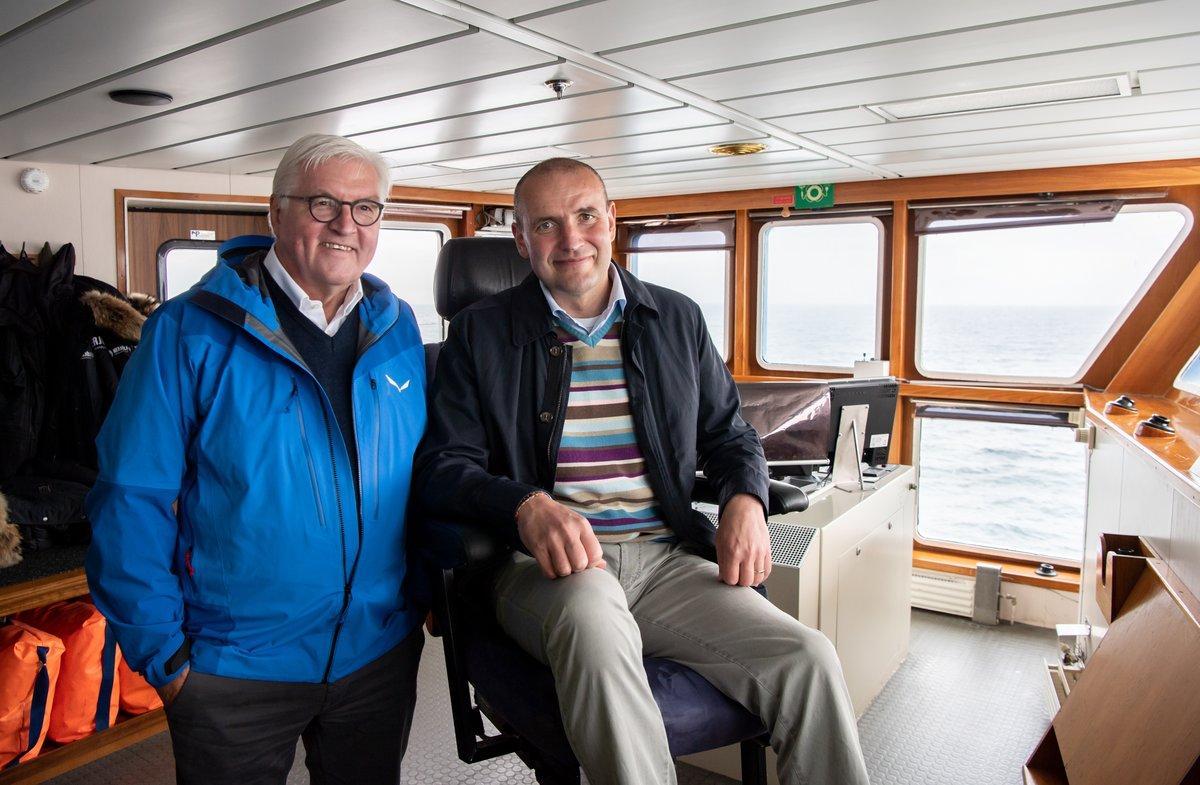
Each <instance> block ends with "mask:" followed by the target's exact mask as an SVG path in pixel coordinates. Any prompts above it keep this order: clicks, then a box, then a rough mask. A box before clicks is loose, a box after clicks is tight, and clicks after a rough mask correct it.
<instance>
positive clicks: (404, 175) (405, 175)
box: [391, 164, 446, 183]
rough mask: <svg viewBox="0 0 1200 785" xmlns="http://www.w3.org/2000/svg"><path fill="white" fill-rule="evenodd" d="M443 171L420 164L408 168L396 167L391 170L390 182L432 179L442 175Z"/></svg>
mask: <svg viewBox="0 0 1200 785" xmlns="http://www.w3.org/2000/svg"><path fill="white" fill-rule="evenodd" d="M445 171H446V170H445V169H439V168H438V167H436V166H421V165H420V164H412V165H409V166H397V167H394V168H393V169H392V170H391V177H392V182H394V183H397V182H403V181H408V180H417V179H419V178H422V177H434V176H436V175H439V174H442V173H444V172H445Z"/></svg>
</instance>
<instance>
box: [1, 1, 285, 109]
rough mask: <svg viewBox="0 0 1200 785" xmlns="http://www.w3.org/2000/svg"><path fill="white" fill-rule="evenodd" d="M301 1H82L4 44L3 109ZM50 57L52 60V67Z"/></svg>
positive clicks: (131, 65)
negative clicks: (66, 11) (48, 61)
mask: <svg viewBox="0 0 1200 785" xmlns="http://www.w3.org/2000/svg"><path fill="white" fill-rule="evenodd" d="M303 5H305V3H304V2H303V0H257V1H256V2H253V3H247V2H244V0H208V1H207V2H203V3H196V2H192V0H93V1H92V2H89V3H82V4H80V5H77V6H76V7H75V8H74V9H73V10H72V11H70V12H69V13H65V14H62V15H61V16H59V17H57V18H55V19H53V20H52V21H50V22H49V23H48V24H45V25H42V26H41V27H38V28H37V29H36V30H32V31H30V32H29V33H28V34H27V35H22V36H19V37H17V38H16V39H14V40H12V41H6V42H5V43H4V44H3V45H0V62H3V63H4V91H3V92H2V93H0V115H3V114H5V113H7V112H10V111H13V110H14V109H17V108H20V107H22V106H26V105H28V104H31V103H33V102H35V101H40V100H43V99H45V98H49V97H51V96H53V95H57V94H59V93H61V92H63V91H66V90H71V89H74V88H76V87H78V86H80V85H83V84H87V83H89V82H91V81H92V80H95V79H103V78H106V77H108V76H111V75H112V74H115V73H117V72H119V71H123V70H125V69H127V68H132V67H133V66H137V65H141V64H143V63H146V62H148V61H150V60H154V59H156V58H159V57H164V56H167V55H170V54H171V53H172V52H176V51H178V50H180V49H183V48H186V47H189V46H193V45H195V44H198V43H201V42H202V41H205V40H207V39H209V38H213V37H215V36H219V35H222V34H224V33H228V32H230V31H232V30H236V29H238V28H241V27H244V26H246V25H250V24H254V23H256V22H260V21H262V20H264V19H268V18H270V17H273V16H276V15H278V14H281V13H285V12H287V11H291V10H294V9H295V8H298V7H300V6H303ZM130 30H136V31H137V35H130V34H129V31H130ZM48 58H50V59H52V62H53V67H52V68H47V67H46V66H47V59H48Z"/></svg>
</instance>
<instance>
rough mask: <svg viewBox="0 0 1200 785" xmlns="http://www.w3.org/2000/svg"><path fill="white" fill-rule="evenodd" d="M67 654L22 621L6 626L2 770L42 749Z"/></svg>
mask: <svg viewBox="0 0 1200 785" xmlns="http://www.w3.org/2000/svg"><path fill="white" fill-rule="evenodd" d="M62 655H63V643H62V641H60V640H59V639H58V638H56V637H54V636H53V635H50V634H49V633H45V632H42V631H41V630H35V629H33V628H32V627H29V626H27V625H25V624H22V623H21V622H19V621H14V622H13V623H11V624H8V625H6V626H4V627H0V769H5V768H11V767H13V766H16V765H17V764H18V763H21V762H22V761H27V760H29V759H31V758H36V757H37V755H38V753H39V752H40V751H41V749H42V743H43V742H45V741H46V728H47V726H48V724H49V723H48V722H47V720H48V719H49V715H50V707H51V706H53V705H54V688H55V683H56V682H57V680H58V670H59V665H60V664H61V662H62Z"/></svg>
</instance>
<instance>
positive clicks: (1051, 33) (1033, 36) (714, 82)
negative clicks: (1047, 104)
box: [676, 0, 1200, 100]
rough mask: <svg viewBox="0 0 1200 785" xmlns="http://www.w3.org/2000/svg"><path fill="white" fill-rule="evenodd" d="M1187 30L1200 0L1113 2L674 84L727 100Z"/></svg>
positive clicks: (1199, 15) (1199, 11) (1198, 27)
mask: <svg viewBox="0 0 1200 785" xmlns="http://www.w3.org/2000/svg"><path fill="white" fill-rule="evenodd" d="M1188 32H1200V3H1197V2H1195V0H1162V2H1158V3H1154V4H1153V5H1151V6H1149V7H1147V6H1145V5H1135V6H1123V7H1120V8H1109V9H1105V10H1102V11H1093V12H1090V13H1083V14H1072V15H1070V16H1066V17H1054V18H1051V19H1039V20H1034V21H1026V22H1020V23H1016V24H1011V25H1005V26H1003V27H987V28H985V29H982V30H969V31H966V32H961V33H953V34H948V35H940V36H937V37H934V38H920V39H917V40H908V41H899V42H896V43H891V44H883V45H880V46H872V47H864V48H860V49H856V50H855V51H853V52H840V51H839V52H834V53H829V54H821V55H816V56H812V57H800V58H797V59H790V60H786V61H783V62H779V63H771V64H767V65H758V66H751V67H748V68H738V69H734V70H730V71H721V72H718V73H713V74H706V75H704V76H697V77H692V78H689V79H682V80H679V81H678V82H677V83H676V84H678V85H679V86H680V87H684V88H686V89H688V90H692V91H693V92H696V93H699V94H700V95H704V96H708V97H710V98H715V99H717V100H727V99H731V98H737V97H739V96H749V95H762V94H766V93H776V92H780V91H783V90H796V89H800V88H806V87H812V86H814V85H821V84H829V83H833V82H837V83H842V82H849V81H857V80H862V79H875V78H878V77H883V76H890V75H892V74H901V73H912V72H914V71H924V70H929V69H938V68H948V67H953V66H958V65H962V64H964V63H980V62H985V61H989V60H1002V59H1012V58H1018V57H1027V56H1031V55H1038V54H1044V53H1048V52H1060V51H1063V50H1066V49H1081V48H1085V47H1096V46H1108V45H1114V44H1123V43H1128V42H1130V41H1136V40H1140V39H1144V38H1153V37H1158V36H1164V35H1179V34H1182V33H1188Z"/></svg>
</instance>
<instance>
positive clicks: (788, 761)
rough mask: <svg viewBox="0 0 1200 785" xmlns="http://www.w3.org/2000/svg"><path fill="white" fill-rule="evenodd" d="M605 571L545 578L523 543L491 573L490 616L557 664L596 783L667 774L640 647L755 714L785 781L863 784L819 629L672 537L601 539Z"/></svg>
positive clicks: (565, 707)
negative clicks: (731, 582)
mask: <svg viewBox="0 0 1200 785" xmlns="http://www.w3.org/2000/svg"><path fill="white" fill-rule="evenodd" d="M602 547H603V550H604V559H605V561H606V563H607V566H606V568H605V569H603V570H599V569H589V570H585V571H584V572H581V573H576V574H574V575H571V576H568V577H566V578H558V579H555V580H550V579H548V578H546V577H544V576H543V575H542V574H541V572H540V570H539V569H538V566H537V563H536V562H535V561H534V560H533V559H532V558H530V557H529V556H526V555H524V554H521V553H516V554H513V556H512V557H511V561H510V562H509V563H508V564H506V565H505V566H504V567H503V568H502V569H501V571H500V573H499V574H498V576H497V580H496V592H495V600H496V615H497V618H498V620H499V622H500V625H501V627H503V628H504V630H505V631H506V632H507V633H508V634H509V635H510V636H511V637H512V638H513V639H514V640H515V641H516V642H517V643H518V645H520V646H521V647H522V648H523V649H525V651H527V652H529V654H531V655H532V656H534V657H536V658H537V659H539V660H540V661H542V662H543V663H545V664H546V665H548V666H549V667H550V669H551V671H552V672H553V673H554V677H555V683H556V686H557V690H558V699H559V710H560V711H561V713H562V718H563V724H564V726H565V728H566V732H567V738H568V739H569V740H570V742H571V748H572V749H573V750H574V752H575V756H576V757H577V758H578V759H579V762H580V765H581V766H582V767H583V770H584V772H585V773H586V774H587V777H588V781H589V782H590V783H591V785H673V783H675V781H676V779H675V764H674V762H673V761H672V760H671V756H670V752H669V750H668V748H667V737H666V731H665V730H664V728H663V721H662V716H661V714H660V713H659V710H658V705H657V704H656V703H655V702H654V697H653V695H652V694H651V692H650V686H649V684H648V683H647V681H646V672H645V670H644V669H643V666H642V657H643V656H653V657H665V658H667V659H671V660H675V661H676V662H678V663H680V664H682V665H686V666H687V667H689V668H691V669H692V670H694V671H696V672H697V673H699V674H700V675H701V676H703V677H704V678H706V679H707V680H708V681H709V682H711V683H712V685H713V686H714V687H716V688H717V689H718V690H720V691H721V692H723V693H724V694H725V695H727V696H729V697H730V698H731V699H733V700H735V701H737V702H738V703H740V704H741V705H743V706H745V707H746V708H747V709H749V710H750V711H751V712H753V713H754V714H756V715H757V716H758V717H760V718H761V719H762V720H763V722H764V723H765V724H766V726H767V728H768V729H769V730H770V735H771V746H772V748H774V750H775V752H776V753H777V755H778V760H779V779H780V781H781V782H782V783H785V784H786V785H859V783H863V784H865V783H867V772H866V766H865V764H864V763H863V756H862V750H861V748H860V746H859V741H858V729H857V726H856V723H855V719H854V708H853V706H852V704H851V702H850V695H849V693H848V691H847V689H846V683H845V680H844V679H843V677H842V669H841V665H840V664H839V662H838V659H837V653H836V652H835V651H834V648H833V645H832V644H831V643H830V642H829V640H828V639H827V638H826V637H825V636H824V635H822V634H821V633H819V632H817V631H816V630H812V629H809V628H808V627H805V626H804V625H802V624H801V623H800V622H798V621H796V620H795V619H793V618H791V617H790V616H788V615H787V614H786V613H784V612H783V611H781V610H779V609H778V608H776V607H775V606H774V605H772V604H771V603H770V602H769V601H768V600H766V599H765V598H763V597H762V595H760V594H758V593H757V592H756V591H754V590H753V589H750V588H747V587H740V586H727V585H725V584H723V583H721V582H720V581H719V580H718V577H717V566H716V565H715V564H713V563H712V562H709V561H707V560H705V559H702V558H700V557H699V556H696V555H695V554H692V553H690V552H689V551H687V550H686V549H684V548H682V547H681V546H679V545H676V544H671V543H655V542H635V543H617V544H605V545H603V546H602Z"/></svg>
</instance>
